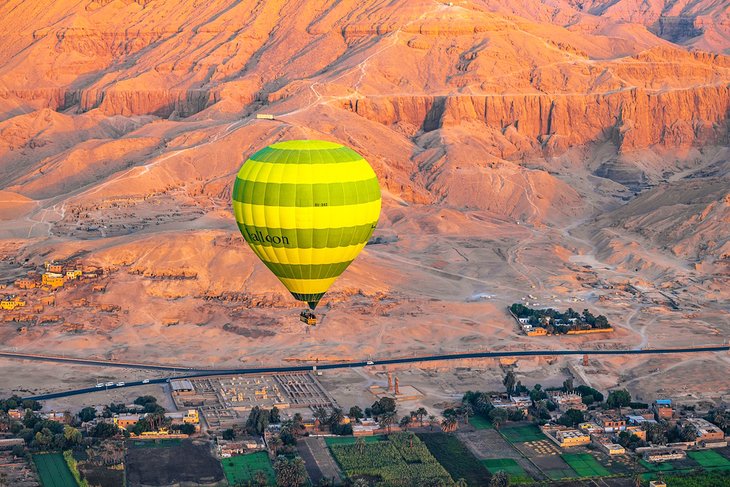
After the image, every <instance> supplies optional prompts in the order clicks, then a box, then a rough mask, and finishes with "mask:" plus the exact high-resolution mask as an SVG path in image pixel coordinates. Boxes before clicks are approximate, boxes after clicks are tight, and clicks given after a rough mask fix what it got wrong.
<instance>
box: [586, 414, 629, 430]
mask: <svg viewBox="0 0 730 487" xmlns="http://www.w3.org/2000/svg"><path fill="white" fill-rule="evenodd" d="M593 419H594V420H595V421H596V423H597V424H598V425H599V426H600V427H601V428H603V431H605V432H606V433H617V432H619V431H624V430H625V429H626V420H625V419H622V418H621V417H619V416H618V415H616V414H611V413H609V412H605V413H604V412H597V413H595V414H594V415H593Z"/></svg>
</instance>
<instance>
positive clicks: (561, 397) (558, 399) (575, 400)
mask: <svg viewBox="0 0 730 487" xmlns="http://www.w3.org/2000/svg"><path fill="white" fill-rule="evenodd" d="M550 399H551V400H552V401H553V402H554V403H555V404H556V405H557V406H558V409H559V410H560V411H561V412H565V411H567V410H569V409H576V410H578V411H587V410H588V406H586V405H585V404H583V397H582V396H581V395H580V394H575V393H572V392H551V393H550Z"/></svg>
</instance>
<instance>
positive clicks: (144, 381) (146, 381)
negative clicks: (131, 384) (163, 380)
mask: <svg viewBox="0 0 730 487" xmlns="http://www.w3.org/2000/svg"><path fill="white" fill-rule="evenodd" d="M149 383H150V380H149V379H145V380H143V381H142V384H149Z"/></svg>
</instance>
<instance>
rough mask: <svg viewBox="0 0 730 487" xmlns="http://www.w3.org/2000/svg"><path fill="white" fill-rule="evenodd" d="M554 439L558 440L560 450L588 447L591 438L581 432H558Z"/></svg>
mask: <svg viewBox="0 0 730 487" xmlns="http://www.w3.org/2000/svg"><path fill="white" fill-rule="evenodd" d="M555 439H556V440H558V444H559V445H560V447H561V448H570V447H571V446H580V445H588V444H590V442H591V437H590V436H589V435H587V434H585V433H583V432H582V431H578V430H572V429H571V430H565V431H558V432H557V433H556V434H555Z"/></svg>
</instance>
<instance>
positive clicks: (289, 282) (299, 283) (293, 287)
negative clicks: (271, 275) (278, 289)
mask: <svg viewBox="0 0 730 487" xmlns="http://www.w3.org/2000/svg"><path fill="white" fill-rule="evenodd" d="M335 279H337V278H336V277H329V278H327V279H288V278H286V277H280V278H279V280H280V281H281V282H282V283H283V284H284V286H286V288H287V289H288V290H289V291H290V292H293V293H300V294H316V293H323V292H326V291H327V289H329V287H330V286H331V285H332V283H333V282H335Z"/></svg>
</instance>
